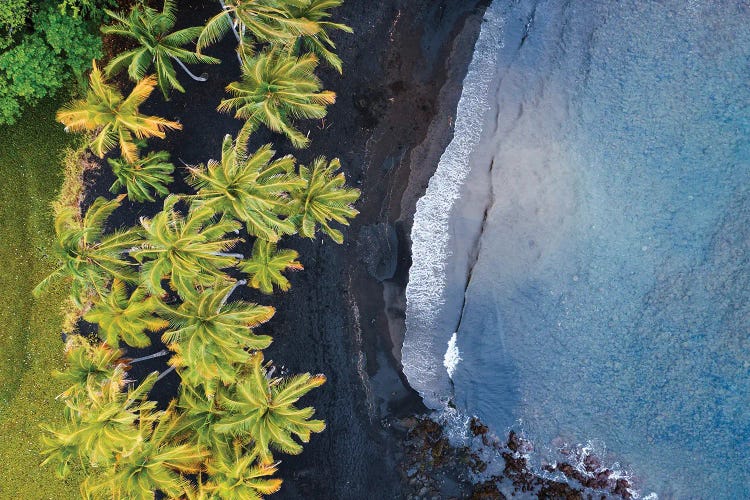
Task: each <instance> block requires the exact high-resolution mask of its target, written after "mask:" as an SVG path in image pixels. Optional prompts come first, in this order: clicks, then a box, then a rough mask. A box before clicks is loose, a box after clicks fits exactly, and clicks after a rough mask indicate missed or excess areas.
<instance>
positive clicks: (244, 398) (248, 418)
mask: <svg viewBox="0 0 750 500" xmlns="http://www.w3.org/2000/svg"><path fill="white" fill-rule="evenodd" d="M325 381H326V378H325V376H323V375H314V376H313V375H310V374H309V373H305V374H302V375H296V376H293V377H290V378H273V377H271V376H270V374H269V373H268V371H267V369H266V366H265V365H264V364H263V354H262V353H259V352H258V353H255V354H253V356H252V359H251V361H250V363H249V364H248V371H247V373H245V375H244V377H243V378H242V379H240V380H239V381H238V382H237V383H236V384H234V385H233V386H232V387H231V388H230V389H229V391H228V392H226V393H222V394H221V398H220V400H219V404H220V405H221V406H222V407H223V408H224V409H225V410H226V412H225V414H224V415H223V417H222V419H221V421H220V422H219V423H218V424H216V431H217V432H219V433H222V434H230V435H232V436H235V437H236V436H252V439H253V446H254V450H255V451H256V452H257V453H258V455H259V456H260V458H261V461H262V462H263V463H266V464H270V463H272V462H273V456H272V453H271V450H272V449H273V450H278V451H281V452H284V453H289V454H292V455H296V454H298V453H300V452H302V446H301V445H300V444H299V443H298V442H297V441H296V440H295V439H294V437H297V439H299V440H300V441H302V442H303V443H307V442H308V441H309V440H310V434H311V433H313V432H323V430H324V429H325V423H324V422H323V421H322V420H310V418H311V417H312V415H313V414H314V413H315V408H312V407H307V408H303V409H299V408H296V407H295V406H294V403H296V402H297V401H298V400H299V399H300V398H301V397H302V396H304V395H305V394H307V393H308V392H310V391H311V390H312V389H314V388H316V387H320V386H321V385H323V383H325Z"/></svg>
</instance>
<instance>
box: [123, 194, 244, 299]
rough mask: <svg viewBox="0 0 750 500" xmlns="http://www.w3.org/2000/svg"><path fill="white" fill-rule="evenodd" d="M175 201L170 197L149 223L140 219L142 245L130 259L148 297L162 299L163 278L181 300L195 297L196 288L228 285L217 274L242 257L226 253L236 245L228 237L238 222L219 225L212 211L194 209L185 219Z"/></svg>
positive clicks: (223, 218) (225, 220) (225, 221)
mask: <svg viewBox="0 0 750 500" xmlns="http://www.w3.org/2000/svg"><path fill="white" fill-rule="evenodd" d="M178 201H179V198H178V197H177V196H173V195H170V196H168V197H167V198H165V200H164V209H163V210H162V211H161V212H159V213H158V214H156V215H155V216H154V217H153V219H148V218H145V217H142V218H141V225H142V226H143V229H144V237H145V241H144V243H143V245H141V246H140V247H139V248H137V249H135V250H133V251H132V252H130V255H131V256H132V257H133V258H135V259H136V260H137V261H138V262H140V263H141V264H142V265H141V275H142V281H143V283H144V285H145V286H146V288H147V289H148V290H149V291H150V292H151V293H153V294H155V295H161V294H163V293H164V290H163V288H162V286H161V280H162V279H163V278H164V277H167V278H169V283H170V285H171V287H172V289H174V290H175V291H177V292H178V293H179V294H180V296H181V297H182V298H183V299H184V298H186V297H191V296H193V295H194V294H195V287H196V286H211V285H212V284H213V283H214V282H215V281H216V279H222V280H229V277H228V276H226V275H225V274H224V273H223V272H222V271H221V270H222V269H225V268H228V267H231V266H233V265H235V263H236V262H237V261H238V259H240V258H242V255H239V254H227V253H224V252H225V250H228V249H229V248H231V247H232V246H234V245H235V243H237V242H238V241H240V239H239V238H227V237H226V235H227V233H231V232H234V231H237V230H239V228H240V225H239V223H238V222H236V221H235V220H233V219H231V218H230V217H229V216H228V215H226V214H224V215H222V216H221V218H220V219H219V220H218V221H217V220H216V219H215V212H214V211H213V210H212V209H211V208H210V207H200V208H196V209H192V210H190V211H189V212H188V214H187V216H183V215H181V214H180V213H179V212H178V211H177V210H176V209H175V205H176V204H177V202H178Z"/></svg>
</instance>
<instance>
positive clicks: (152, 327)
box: [83, 280, 169, 347]
mask: <svg viewBox="0 0 750 500" xmlns="http://www.w3.org/2000/svg"><path fill="white" fill-rule="evenodd" d="M159 308H160V301H159V298H158V297H154V296H153V295H148V292H147V291H146V289H145V288H143V287H138V288H136V289H135V290H134V291H133V293H132V294H130V296H129V297H128V291H127V288H126V287H125V284H124V283H123V282H122V281H120V280H114V281H113V282H112V290H111V291H110V292H109V294H108V295H107V296H106V297H104V298H103V299H102V300H101V301H99V302H98V303H97V304H95V305H94V307H93V309H91V310H90V311H89V312H87V313H86V314H85V315H84V317H83V319H85V320H86V321H88V322H90V323H98V324H99V337H101V339H102V340H104V341H105V342H106V343H107V344H109V345H111V346H118V345H119V344H120V340H122V341H123V342H125V343H126V344H128V345H129V346H132V347H146V346H149V345H151V339H150V338H149V337H148V335H147V334H146V331H152V332H156V331H159V330H161V329H163V328H166V327H167V326H168V325H169V322H168V321H166V320H163V319H161V318H158V317H156V316H155V313H156V311H157V310H158V309H159Z"/></svg>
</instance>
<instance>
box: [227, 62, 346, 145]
mask: <svg viewBox="0 0 750 500" xmlns="http://www.w3.org/2000/svg"><path fill="white" fill-rule="evenodd" d="M317 65H318V58H317V57H316V56H315V55H314V54H306V55H303V56H301V57H295V56H293V55H289V54H288V53H285V52H284V51H283V50H278V49H274V50H267V51H264V52H261V53H260V54H258V55H257V56H255V57H252V58H248V59H246V60H244V63H243V65H242V80H241V81H239V82H232V83H230V84H229V85H227V91H228V92H229V93H230V94H231V95H232V97H230V98H228V99H224V100H223V101H221V103H220V104H219V107H218V109H219V111H225V112H230V111H234V112H235V114H234V116H235V118H239V119H242V120H245V123H244V124H243V125H242V129H240V133H239V135H238V136H237V141H238V142H243V143H244V142H246V141H247V139H248V137H249V136H250V134H252V133H253V132H255V131H256V130H257V129H258V127H259V126H260V125H265V126H266V127H268V128H269V129H271V130H273V131H274V132H279V133H283V134H284V135H286V136H287V137H288V138H289V140H290V141H291V142H292V144H293V145H294V146H295V147H297V148H304V147H306V146H307V145H308V144H309V143H310V140H309V139H308V138H307V137H306V136H305V135H304V134H303V133H302V132H300V131H299V130H297V129H296V128H294V126H293V125H292V121H293V120H294V119H295V118H318V119H320V118H323V117H324V116H325V115H326V106H328V105H329V104H333V103H334V102H335V101H336V94H335V93H333V92H331V91H329V90H325V91H322V92H321V91H320V89H321V82H320V80H319V79H318V77H317V76H315V73H314V71H315V68H316V67H317Z"/></svg>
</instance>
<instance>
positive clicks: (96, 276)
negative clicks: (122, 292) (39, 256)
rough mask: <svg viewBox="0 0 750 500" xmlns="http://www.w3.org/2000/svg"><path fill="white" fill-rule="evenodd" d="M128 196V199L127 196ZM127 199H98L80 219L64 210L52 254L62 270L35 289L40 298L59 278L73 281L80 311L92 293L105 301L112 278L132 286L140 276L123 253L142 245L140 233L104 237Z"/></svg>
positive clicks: (126, 232)
mask: <svg viewBox="0 0 750 500" xmlns="http://www.w3.org/2000/svg"><path fill="white" fill-rule="evenodd" d="M123 196H124V195H123ZM123 196H118V197H117V198H115V199H114V200H110V201H108V200H106V199H104V198H101V197H100V198H97V199H96V200H95V201H94V203H92V204H91V207H89V209H88V211H87V212H86V215H85V216H84V217H83V219H80V218H79V216H78V214H77V213H76V211H75V210H73V209H66V210H62V211H61V212H60V213H59V214H58V216H57V217H56V219H55V232H56V233H57V239H56V240H55V243H54V246H53V247H52V253H53V254H54V255H55V257H57V259H58V262H59V267H58V268H57V269H55V270H54V271H53V272H52V273H51V274H50V275H49V276H47V277H46V278H45V279H44V280H43V281H42V282H41V283H39V285H37V286H36V288H35V289H34V294H35V295H38V294H39V293H40V292H41V290H43V289H44V288H45V287H46V286H48V285H49V283H50V282H51V281H52V280H54V279H56V278H67V279H70V280H71V281H72V287H71V298H72V299H73V302H74V303H75V304H76V305H77V306H78V307H79V308H83V305H84V304H85V303H86V302H87V300H88V298H89V297H90V295H91V294H92V293H94V294H95V295H97V296H99V297H101V296H103V295H105V294H106V287H107V284H108V283H109V281H110V280H111V279H112V278H118V279H120V280H122V281H124V282H132V281H133V280H134V279H135V277H136V273H135V271H134V268H133V267H134V266H133V265H132V264H131V263H130V262H128V261H127V260H126V259H125V258H124V257H123V253H124V252H126V251H127V250H128V249H129V248H131V247H132V246H134V245H136V244H138V243H139V242H140V236H139V235H138V232H137V231H134V230H132V229H128V230H126V231H115V232H113V233H111V234H108V235H106V236H105V235H104V234H103V231H104V222H105V221H106V219H107V218H108V217H109V216H110V214H112V212H113V211H114V210H115V209H116V208H117V207H119V206H120V203H121V201H122V198H123Z"/></svg>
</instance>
